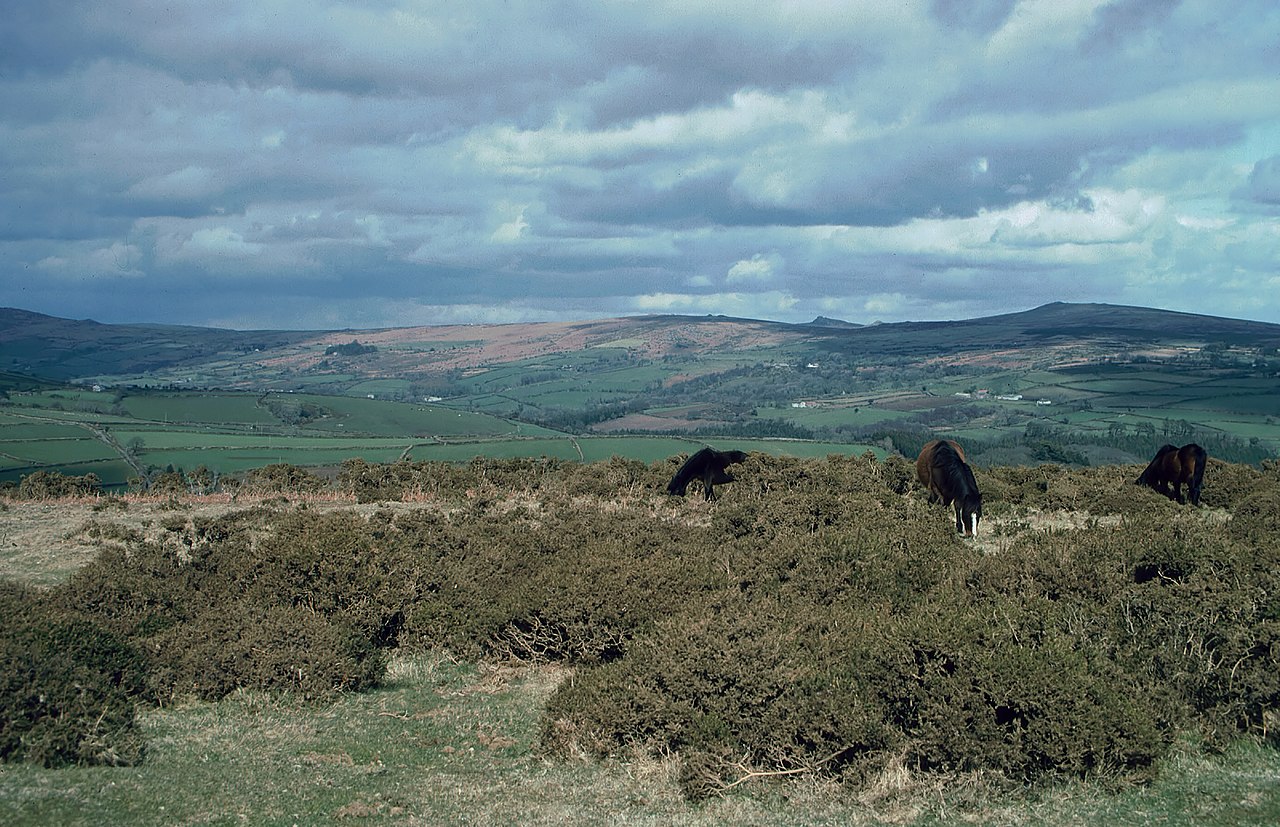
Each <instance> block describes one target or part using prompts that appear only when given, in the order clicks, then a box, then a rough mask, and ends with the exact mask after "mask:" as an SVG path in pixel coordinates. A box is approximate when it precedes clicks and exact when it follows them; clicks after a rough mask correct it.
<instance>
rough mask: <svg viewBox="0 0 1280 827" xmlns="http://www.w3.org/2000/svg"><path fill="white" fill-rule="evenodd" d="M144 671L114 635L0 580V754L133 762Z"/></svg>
mask: <svg viewBox="0 0 1280 827" xmlns="http://www.w3.org/2000/svg"><path fill="white" fill-rule="evenodd" d="M146 676H147V667H146V663H145V659H144V658H143V657H142V656H141V655H140V654H139V653H138V652H137V651H136V650H135V649H134V648H133V647H132V646H130V645H129V644H128V642H126V641H125V640H124V639H123V638H121V637H120V636H118V635H115V634H113V633H111V632H110V631H107V630H106V629H104V628H103V627H102V626H100V625H97V624H95V623H93V622H91V621H88V620H82V619H71V618H64V617H61V616H59V615H58V614H57V613H56V612H51V611H49V610H48V608H47V607H46V606H44V604H43V602H42V601H41V599H40V597H39V595H37V594H35V593H33V592H30V591H28V590H27V589H25V588H23V587H21V586H19V585H17V584H14V583H9V582H6V581H0V760H2V761H28V762H31V763H36V764H41V765H44V766H46V767H58V766H63V765H67V764H111V765H128V764H136V763H137V762H138V761H140V760H141V759H142V757H143V754H144V741H143V737H142V733H141V732H140V731H139V729H138V726H137V722H136V720H135V714H134V713H135V708H136V704H137V702H138V701H139V700H145V699H147V698H148V697H149V692H148V690H147V686H146Z"/></svg>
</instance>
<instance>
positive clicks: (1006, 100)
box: [0, 0, 1280, 328]
mask: <svg viewBox="0 0 1280 827" xmlns="http://www.w3.org/2000/svg"><path fill="white" fill-rule="evenodd" d="M6 18H7V19H6V20H5V22H4V24H3V27H0V306H15V307H21V308H25V309H29V310H36V311H40V312H44V313H51V314H55V315H60V316H69V317H74V318H85V317H87V318H94V319H98V320H100V321H107V322H124V321H152V322H176V323H186V324H201V325H218V326H227V327H237V328H261V327H268V328H286V327H287V328H340V327H357V328H368V327H382V326H398V325H409V324H443V323H459V322H495V321H497V322H506V321H542V320H560V319H591V318H601V317H605V316H615V315H632V314H638V313H659V312H662V313H666V312H672V313H683V314H699V315H700V314H706V313H723V314H726V315H733V316H746V317H752V318H762V319H774V320H779V321H808V320H810V319H812V318H813V317H815V316H817V315H826V316H833V317H839V318H843V319H848V320H850V321H856V322H871V321H875V320H884V321H898V320H924V319H949V318H950V319H955V318H970V317H975V316H983V315H990V314H993V313H1001V312H1008V311H1014V310H1023V309H1028V308H1031V307H1035V306H1037V305H1040V304H1043V303H1045V302H1050V301H1072V302H1095V301H1096V302H1109V303H1116V304H1136V305H1145V306H1151V307H1162V308H1167V309H1173V310H1184V311H1193V312H1202V313H1210V314H1214V315H1222V316H1231V317H1236V318H1247V319H1258V320H1263V321H1271V322H1280V4H1278V3H1276V2H1275V0H1257V2H1249V1H1248V0H1241V1H1240V2H1230V3H1224V2H1221V0H1182V1H1181V2H1180V0H1117V1H1116V2H1099V1H1098V0H1021V2H1018V1H1017V0H919V2H913V1H912V0H861V2H820V1H819V0H791V2H780V3H749V2H728V1H727V0H720V1H719V2H716V1H714V0H712V1H707V0H672V1H671V2H663V0H644V2H639V1H637V2H617V1H614V2H610V0H583V2H576V1H575V0H563V1H561V0H418V1H417V2H415V0H368V1H367V2H359V3H356V2H328V0H202V1H201V2H182V0H84V2H80V1H79V0H42V2H39V3H36V2H31V3H26V2H24V3H18V4H15V5H14V7H13V8H10V9H9V10H8V11H7V12H6Z"/></svg>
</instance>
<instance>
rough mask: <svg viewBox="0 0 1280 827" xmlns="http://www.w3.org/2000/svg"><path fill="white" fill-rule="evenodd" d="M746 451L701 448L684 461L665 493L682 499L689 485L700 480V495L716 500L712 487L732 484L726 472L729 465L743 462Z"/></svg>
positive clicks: (729, 475)
mask: <svg viewBox="0 0 1280 827" xmlns="http://www.w3.org/2000/svg"><path fill="white" fill-rule="evenodd" d="M746 458H747V452H746V451H717V450H716V449H714V448H703V449H702V450H701V451H698V452H697V453H696V454H694V455H693V456H691V457H689V458H688V459H687V460H685V461H684V465H681V466H680V470H679V471H677V472H676V475H675V476H674V477H672V478H671V482H669V483H667V493H668V494H672V495H674V496H677V497H683V496H684V493H685V490H686V489H687V488H688V487H689V483H691V482H693V481H694V480H702V494H703V496H704V497H706V498H707V499H708V500H714V499H715V498H716V494H715V490H714V489H713V488H712V486H713V485H714V484H716V483H721V482H733V476H732V475H731V474H730V473H729V472H728V471H726V470H725V469H726V468H728V467H729V466H730V465H733V464H735V463H738V462H744V461H745V460H746Z"/></svg>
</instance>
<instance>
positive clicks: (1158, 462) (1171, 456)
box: [1133, 442, 1209, 505]
mask: <svg viewBox="0 0 1280 827" xmlns="http://www.w3.org/2000/svg"><path fill="white" fill-rule="evenodd" d="M1208 458H1209V454H1208V453H1207V452H1206V451H1205V450H1204V449H1203V448H1201V447H1200V446H1199V445H1196V444H1195V443H1194V442H1189V443H1187V444H1186V445H1183V446H1182V447H1181V448H1178V447H1175V446H1173V445H1161V446H1160V449H1159V450H1158V451H1156V455H1155V458H1154V459H1152V460H1151V463H1150V464H1149V465H1148V466H1147V468H1146V470H1145V471H1143V472H1142V474H1141V475H1140V476H1139V477H1138V478H1137V479H1136V480H1134V481H1133V482H1134V484H1135V485H1147V486H1150V487H1151V488H1154V489H1155V490H1156V491H1159V492H1160V493H1161V494H1164V495H1165V496H1166V497H1168V498H1169V499H1171V500H1176V501H1178V502H1180V503H1185V502H1186V501H1187V500H1188V499H1189V500H1191V504H1192V505H1199V504H1200V488H1201V487H1202V486H1203V484H1204V464H1205V460H1207V459H1208ZM1183 483H1186V484H1187V496H1186V497H1185V498H1184V497H1183V496H1182V484H1183ZM1171 485H1172V486H1173V487H1172V489H1170V486H1171Z"/></svg>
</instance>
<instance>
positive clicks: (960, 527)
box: [956, 500, 964, 534]
mask: <svg viewBox="0 0 1280 827" xmlns="http://www.w3.org/2000/svg"><path fill="white" fill-rule="evenodd" d="M956 532H957V533H959V534H964V511H963V510H962V509H961V508H960V501H959V500H956Z"/></svg>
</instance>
